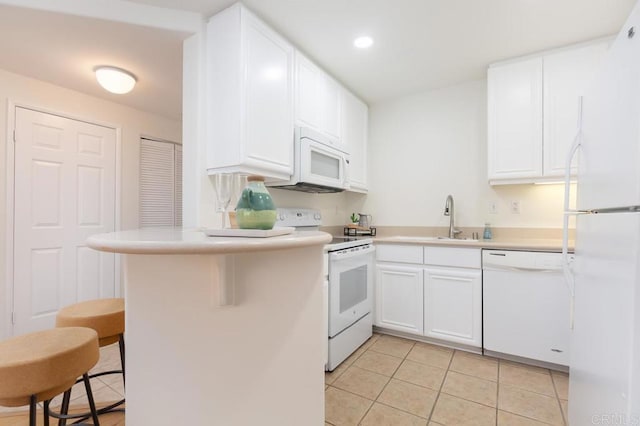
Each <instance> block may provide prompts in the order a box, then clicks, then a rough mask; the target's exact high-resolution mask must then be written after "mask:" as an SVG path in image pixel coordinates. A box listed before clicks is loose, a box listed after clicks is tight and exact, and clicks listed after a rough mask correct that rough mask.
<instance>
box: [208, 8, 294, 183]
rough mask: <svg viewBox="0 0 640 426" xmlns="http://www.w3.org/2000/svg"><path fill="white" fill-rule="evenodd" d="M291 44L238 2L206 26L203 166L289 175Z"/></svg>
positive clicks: (275, 176) (213, 170) (214, 169)
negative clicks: (205, 163)
mask: <svg viewBox="0 0 640 426" xmlns="http://www.w3.org/2000/svg"><path fill="white" fill-rule="evenodd" d="M293 57H294V49H293V47H292V46H291V45H290V44H289V43H288V42H287V41H286V40H285V39H284V38H282V37H281V36H280V35H278V34H277V33H276V32H274V31H273V30H272V29H271V28H269V27H268V26H266V25H265V24H264V23H263V22H262V21H260V20H259V19H258V18H257V17H256V16H255V15H253V14H252V13H251V12H249V11H248V10H247V9H245V8H244V7H243V6H241V5H240V4H235V5H233V6H231V7H229V8H228V9H226V10H224V11H222V12H220V13H218V14H217V15H215V16H213V17H212V18H211V20H210V21H209V23H208V25H207V73H206V76H207V81H206V84H207V114H206V115H207V117H206V118H207V139H208V145H207V169H208V171H209V173H217V172H241V173H256V174H261V175H264V176H266V177H268V178H272V179H289V177H290V176H291V174H292V172H293V60H294V59H293Z"/></svg>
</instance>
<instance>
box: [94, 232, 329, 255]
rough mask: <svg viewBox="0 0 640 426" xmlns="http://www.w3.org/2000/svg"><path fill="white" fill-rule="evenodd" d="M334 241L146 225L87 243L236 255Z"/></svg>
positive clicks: (313, 235) (315, 235)
mask: <svg viewBox="0 0 640 426" xmlns="http://www.w3.org/2000/svg"><path fill="white" fill-rule="evenodd" d="M329 241H331V235H330V234H327V233H326V232H320V231H311V232H293V233H292V234H289V235H282V236H278V237H268V238H242V237H207V236H206V235H205V234H204V232H202V231H200V230H197V229H183V228H147V229H135V230H131V231H120V232H111V233H108V234H97V235H92V236H91V237H89V238H88V239H87V245H88V246H89V247H91V248H93V249H95V250H100V251H107V252H112V253H125V254H233V253H246V252H254V251H265V250H281V249H289V248H298V247H308V246H313V245H324V244H327V243H328V242H329Z"/></svg>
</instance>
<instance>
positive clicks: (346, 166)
mask: <svg viewBox="0 0 640 426" xmlns="http://www.w3.org/2000/svg"><path fill="white" fill-rule="evenodd" d="M342 161H343V164H344V179H343V182H342V183H343V186H344V188H345V189H346V188H349V159H348V158H346V157H342Z"/></svg>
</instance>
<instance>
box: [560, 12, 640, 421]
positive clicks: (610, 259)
mask: <svg viewBox="0 0 640 426" xmlns="http://www.w3.org/2000/svg"><path fill="white" fill-rule="evenodd" d="M580 128H581V132H580V133H579V137H578V138H577V142H576V144H575V145H574V146H575V147H578V145H579V147H578V149H577V153H578V156H579V167H578V170H579V171H578V183H577V199H576V207H577V211H574V212H570V213H568V214H572V213H576V216H577V218H576V245H575V262H574V263H573V264H572V265H571V266H570V267H569V269H570V270H567V277H568V283H569V284H570V286H571V287H572V289H573V293H574V303H573V331H572V337H571V357H570V369H571V370H570V386H569V424H570V425H572V426H583V425H592V424H598V425H606V424H611V425H640V4H636V7H635V8H634V10H633V12H632V14H631V16H630V17H629V19H628V20H627V22H626V23H625V25H624V27H623V28H622V30H621V32H620V34H619V35H618V37H617V38H616V39H615V41H614V42H613V44H612V45H611V47H610V49H609V51H608V53H607V55H606V56H605V59H604V60H603V63H602V65H601V68H600V70H599V71H598V73H597V75H596V77H595V78H594V81H593V82H592V84H591V85H590V89H589V90H587V92H586V93H585V95H584V97H583V100H582V123H581V126H580ZM565 205H568V201H566V200H565ZM566 225H567V220H565V226H566Z"/></svg>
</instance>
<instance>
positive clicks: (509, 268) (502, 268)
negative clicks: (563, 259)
mask: <svg viewBox="0 0 640 426" xmlns="http://www.w3.org/2000/svg"><path fill="white" fill-rule="evenodd" d="M482 270H483V271H497V272H499V271H510V272H543V273H551V272H555V273H562V269H561V268H558V269H539V268H526V267H524V266H498V267H492V266H485V267H483V268H482Z"/></svg>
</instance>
